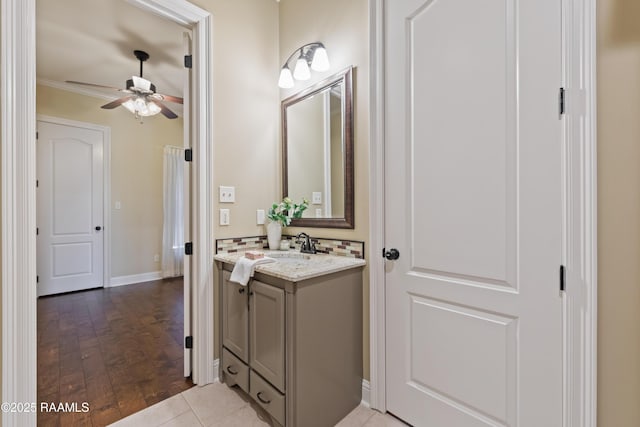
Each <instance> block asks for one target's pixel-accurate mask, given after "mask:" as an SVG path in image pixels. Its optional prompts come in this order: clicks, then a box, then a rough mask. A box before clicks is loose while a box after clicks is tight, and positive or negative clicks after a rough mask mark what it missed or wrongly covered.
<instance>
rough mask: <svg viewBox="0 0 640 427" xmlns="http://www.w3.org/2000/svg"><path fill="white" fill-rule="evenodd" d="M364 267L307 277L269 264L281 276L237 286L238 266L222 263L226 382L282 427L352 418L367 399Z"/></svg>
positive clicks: (261, 274) (264, 274)
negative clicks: (364, 389)
mask: <svg viewBox="0 0 640 427" xmlns="http://www.w3.org/2000/svg"><path fill="white" fill-rule="evenodd" d="M318 256H320V257H322V256H324V257H328V255H318ZM332 258H337V257H332ZM216 259H218V260H219V258H216ZM324 261H325V260H323V262H324ZM363 264H364V261H362V260H359V263H356V264H354V266H353V267H351V268H348V269H344V270H342V271H337V272H329V273H327V274H321V275H316V276H315V277H310V278H306V279H303V280H298V278H299V277H304V274H303V275H302V276H300V275H297V276H293V277H289V276H287V273H286V266H285V267H283V269H284V270H285V271H284V272H282V271H281V272H280V273H278V267H277V266H276V265H275V263H274V264H268V266H269V267H268V268H264V269H263V268H260V267H262V266H260V267H259V268H260V270H271V271H275V272H276V273H274V274H275V275H274V274H269V272H265V271H256V273H255V275H254V278H253V279H252V280H251V281H250V282H249V285H248V286H241V285H239V284H237V283H233V282H230V281H229V278H230V275H231V270H232V269H233V264H232V263H231V262H220V261H218V263H217V266H218V279H219V281H218V284H219V287H218V296H219V299H218V301H219V302H220V307H219V308H220V310H219V311H218V312H219V313H220V318H219V331H220V336H221V339H220V348H219V350H220V353H219V354H220V355H221V363H220V377H221V381H223V382H225V383H226V384H227V385H229V386H238V387H240V388H241V389H242V390H244V391H245V392H246V393H247V394H249V395H250V396H251V397H252V398H253V399H254V400H255V402H256V403H257V404H258V405H260V406H261V407H262V408H264V409H265V411H266V412H268V413H269V415H270V416H271V418H272V421H274V424H276V425H282V426H300V427H313V426H319V427H320V426H333V425H335V424H336V423H337V422H338V421H339V420H341V419H342V418H344V417H345V416H346V415H347V414H348V413H349V412H351V411H352V410H353V409H354V408H355V407H356V406H358V405H359V404H360V401H361V399H362V396H361V394H362V265H363ZM265 267H266V265H265ZM277 276H280V277H277ZM285 277H287V278H285ZM292 279H294V280H292Z"/></svg>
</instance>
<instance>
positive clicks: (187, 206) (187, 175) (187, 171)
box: [182, 32, 192, 377]
mask: <svg viewBox="0 0 640 427" xmlns="http://www.w3.org/2000/svg"><path fill="white" fill-rule="evenodd" d="M183 46H184V52H185V55H190V54H191V34H189V33H187V32H185V33H183ZM191 87H192V85H191V69H190V68H185V69H184V91H183V93H184V95H183V111H184V112H183V115H182V117H183V122H182V123H183V124H182V126H183V129H184V130H183V131H184V148H185V150H186V149H190V148H191V115H190V114H189V112H190V107H191V104H190V102H191V101H190V100H191V96H190V95H191V92H190V91H191ZM190 165H191V163H188V162H187V163H185V167H184V200H185V203H184V238H185V242H190V241H191V236H192V233H191V200H192V197H191V173H192V168H191V166H190ZM191 289H192V284H191V257H190V256H185V257H184V295H183V296H184V336H185V340H186V337H190V336H191ZM190 375H191V348H187V345H186V342H185V346H184V376H185V377H188V376H190Z"/></svg>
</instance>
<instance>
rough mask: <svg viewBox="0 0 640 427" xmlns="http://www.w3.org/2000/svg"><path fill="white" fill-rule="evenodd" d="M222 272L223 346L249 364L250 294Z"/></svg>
mask: <svg viewBox="0 0 640 427" xmlns="http://www.w3.org/2000/svg"><path fill="white" fill-rule="evenodd" d="M230 277H231V273H229V272H228V271H223V272H222V319H223V320H222V345H224V346H225V347H226V348H228V349H229V350H231V352H233V354H235V355H236V356H237V357H238V358H240V359H241V360H242V361H243V362H245V363H249V301H248V298H249V292H248V290H247V289H248V288H247V287H246V286H242V285H240V284H238V283H234V282H230V281H229V278H230Z"/></svg>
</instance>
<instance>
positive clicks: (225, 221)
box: [220, 209, 231, 225]
mask: <svg viewBox="0 0 640 427" xmlns="http://www.w3.org/2000/svg"><path fill="white" fill-rule="evenodd" d="M230 216H231V214H230V213H229V209H220V225H229V224H230V223H231V218H230Z"/></svg>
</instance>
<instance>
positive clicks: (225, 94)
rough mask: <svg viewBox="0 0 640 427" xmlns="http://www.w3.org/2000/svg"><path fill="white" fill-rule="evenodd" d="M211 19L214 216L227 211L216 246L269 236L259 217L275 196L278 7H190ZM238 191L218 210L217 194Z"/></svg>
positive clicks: (218, 2) (250, 1)
mask: <svg viewBox="0 0 640 427" xmlns="http://www.w3.org/2000/svg"><path fill="white" fill-rule="evenodd" d="M192 3H194V4H196V5H198V6H199V7H201V8H203V9H205V10H208V11H209V12H211V14H212V15H213V103H214V112H213V128H214V141H213V143H214V147H215V149H214V156H215V160H214V180H213V181H214V182H213V183H214V187H215V188H216V200H214V213H215V221H216V224H218V223H219V218H218V209H219V208H225V209H230V214H231V225H229V226H218V225H216V227H215V230H214V232H215V237H216V238H217V239H220V238H225V237H237V236H259V235H264V234H266V230H265V228H264V226H262V225H260V226H259V225H256V210H257V209H267V208H268V207H269V206H271V203H273V201H274V200H276V198H277V197H278V195H279V190H278V188H279V187H278V185H279V176H280V168H279V164H280V163H279V160H278V156H279V153H280V152H279V148H278V147H279V145H278V144H279V140H278V137H279V131H278V127H279V117H280V116H279V111H278V108H279V106H278V84H277V82H278V72H279V69H278V4H277V3H276V2H275V1H273V0H233V1H228V0H193V1H192ZM220 185H230V186H235V187H236V202H235V203H234V204H220V203H218V201H217V188H218V187H219V186H220Z"/></svg>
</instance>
